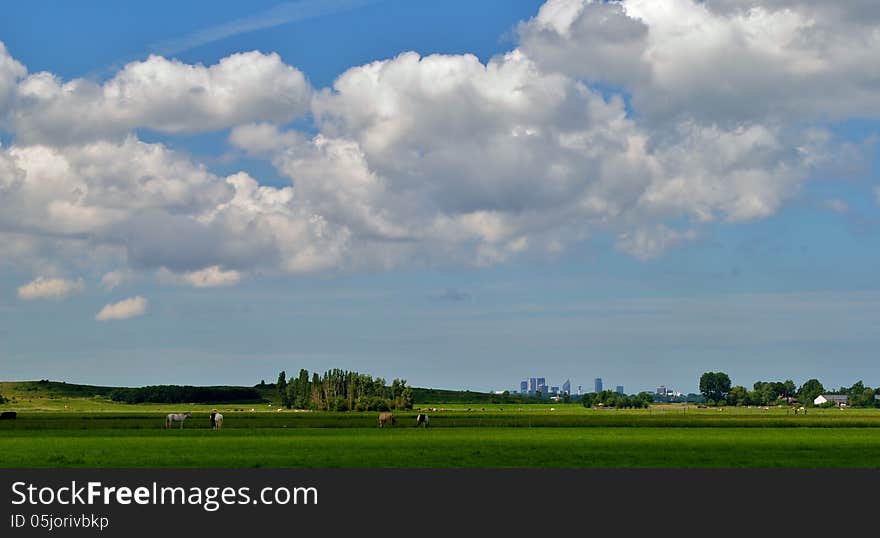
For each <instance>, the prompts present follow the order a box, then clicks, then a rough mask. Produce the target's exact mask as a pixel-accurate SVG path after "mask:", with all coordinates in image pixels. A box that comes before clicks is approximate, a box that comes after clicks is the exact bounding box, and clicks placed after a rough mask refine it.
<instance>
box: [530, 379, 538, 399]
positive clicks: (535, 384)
mask: <svg viewBox="0 0 880 538" xmlns="http://www.w3.org/2000/svg"><path fill="white" fill-rule="evenodd" d="M536 390H538V380H537V379H536V378H534V377H530V378H529V394H531V395H532V396H534V395H535V391H536Z"/></svg>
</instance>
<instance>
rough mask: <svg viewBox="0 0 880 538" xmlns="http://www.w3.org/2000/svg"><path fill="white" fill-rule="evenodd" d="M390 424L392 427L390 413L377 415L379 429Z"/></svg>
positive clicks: (392, 416) (392, 421)
mask: <svg viewBox="0 0 880 538" xmlns="http://www.w3.org/2000/svg"><path fill="white" fill-rule="evenodd" d="M389 422H390V423H391V425H392V426H394V423H395V420H394V415H393V414H391V413H390V412H384V413H379V427H380V428H384V427H385V425H386V424H388V423H389Z"/></svg>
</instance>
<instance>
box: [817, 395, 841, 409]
mask: <svg viewBox="0 0 880 538" xmlns="http://www.w3.org/2000/svg"><path fill="white" fill-rule="evenodd" d="M848 400H849V398H848V397H847V395H846V394H820V395H818V396H816V399H815V400H813V404H814V405H822V404H823V403H827V402H834V403H836V404H837V405H838V406H842V405H846V402H847V401H848Z"/></svg>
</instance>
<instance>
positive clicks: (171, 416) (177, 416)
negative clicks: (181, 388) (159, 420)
mask: <svg viewBox="0 0 880 538" xmlns="http://www.w3.org/2000/svg"><path fill="white" fill-rule="evenodd" d="M191 416H192V413H190V412H189V411H187V412H186V413H168V415H167V416H166V417H165V429H166V430H167V429H168V428H170V427H171V423H172V422H180V429H181V430H182V429H183V421H184V420H186V419H188V418H189V417H191Z"/></svg>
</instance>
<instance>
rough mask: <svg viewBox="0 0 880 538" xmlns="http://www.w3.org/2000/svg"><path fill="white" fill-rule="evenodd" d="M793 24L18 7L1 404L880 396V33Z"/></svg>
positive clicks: (862, 16) (374, 9) (326, 10)
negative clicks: (325, 384) (419, 390)
mask: <svg viewBox="0 0 880 538" xmlns="http://www.w3.org/2000/svg"><path fill="white" fill-rule="evenodd" d="M782 3H783V4H787V5H789V7H790V8H791V9H790V10H789V11H788V12H781V11H774V9H776V8H774V7H773V5H775V4H772V3H769V2H768V3H767V5H766V6H762V2H760V1H758V0H755V1H754V2H752V4H754V5H755V6H756V7H755V10H757V11H754V10H753V11H752V12H748V13H744V12H736V11H732V10H730V9H728V8H726V7H725V3H724V2H716V3H712V2H707V3H706V4H707V6H708V7H706V6H702V4H696V3H692V2H690V0H675V1H672V0H669V1H668V2H666V1H664V2H660V4H669V5H668V6H667V7H668V8H669V9H668V10H667V11H666V12H664V13H662V14H661V13H658V12H654V11H653V10H652V8H650V7H645V5H643V3H641V2H638V1H636V0H631V1H629V2H624V3H623V4H617V3H611V4H602V3H598V4H589V5H588V3H582V2H580V1H575V0H553V1H551V2H548V3H547V4H546V5H545V4H544V3H543V2H535V1H513V0H505V1H495V0H485V1H481V2H477V3H474V2H460V1H447V2H412V1H395V0H385V1H380V0H377V1H369V0H346V1H340V2H336V3H334V2H320V3H319V2H311V1H302V2H290V3H286V4H279V3H278V2H273V1H260V2H250V3H247V4H243V3H225V2H211V3H208V2H187V3H183V4H182V5H181V4H180V3H177V2H153V3H150V4H140V5H131V6H125V7H124V8H123V7H121V6H118V5H117V4H114V3H110V2H81V3H77V5H76V6H74V5H68V4H64V3H62V4H59V3H56V2H39V1H37V2H29V3H23V4H19V5H14V6H8V8H7V12H8V13H7V16H6V17H4V19H3V21H0V42H2V43H3V44H4V45H5V50H4V49H2V48H0V141H2V144H3V146H2V147H0V150H2V151H3V154H2V155H0V379H40V378H50V379H58V380H66V381H69V382H85V383H96V384H120V385H143V384H155V383H189V384H215V383H233V384H251V383H257V382H259V381H260V380H261V379H266V380H267V381H269V380H271V379H273V378H274V377H275V376H276V375H277V373H278V371H279V370H281V369H286V370H287V371H288V372H290V371H296V370H298V369H299V368H307V369H309V370H318V371H323V370H326V369H329V368H350V369H356V370H359V371H362V372H367V373H371V374H374V375H379V376H384V377H386V378H389V379H391V378H394V377H402V378H405V379H407V380H409V382H410V383H412V384H414V385H417V386H428V387H445V388H456V389H471V390H493V389H515V388H517V387H518V385H519V381H520V380H521V379H525V378H527V377H546V378H547V379H548V382H549V383H550V384H552V385H561V384H562V382H563V381H565V380H566V379H571V381H572V385H573V386H574V387H577V386H578V385H583V386H584V387H585V388H586V387H592V380H593V378H594V377H602V378H603V379H604V380H605V384H606V386H614V385H618V384H622V385H624V386H625V388H626V389H627V391H628V392H636V391H639V390H646V389H653V388H654V387H656V386H658V385H660V384H665V385H666V386H667V387H672V388H674V389H676V390H680V391H683V392H690V391H696V389H697V384H698V379H699V375H700V373H702V372H704V371H708V370H713V371H717V370H722V371H725V372H728V373H729V374H730V375H731V377H732V378H733V380H734V382H735V383H738V384H743V385H746V386H751V384H752V383H753V382H754V381H756V380H759V379H785V378H792V379H794V380H795V381H796V382H798V383H800V382H803V381H804V380H806V379H808V378H811V377H817V378H819V379H820V380H821V381H823V383H825V385H826V386H827V387H838V386H841V385H850V384H852V383H854V382H855V381H857V380H859V379H861V380H864V382H865V383H866V384H868V385H871V386H876V385H878V384H880V362H878V361H877V360H876V352H877V349H878V348H880V346H878V344H880V330H878V329H880V286H878V284H877V274H878V268H880V248H878V247H880V239H878V231H880V229H878V226H880V211H878V202H880V190H878V188H880V172H878V156H880V152H878V149H877V142H878V137H880V122H878V118H877V113H876V111H877V110H880V108H878V107H877V106H873V105H875V104H877V103H880V78H878V77H876V76H875V75H873V74H872V73H873V71H872V70H871V69H870V67H869V66H867V65H865V66H863V67H864V68H863V69H859V68H858V67H859V65H858V61H859V60H860V59H863V58H871V57H872V54H873V53H876V52H878V51H877V50H873V49H871V48H870V47H872V46H877V47H878V49H880V43H877V42H876V38H874V41H871V40H870V39H867V40H866V39H861V40H859V39H860V36H864V35H868V36H870V35H875V34H876V35H880V34H877V29H878V21H880V15H878V14H876V13H873V12H872V11H871V9H870V8H865V9H866V10H867V12H866V13H855V12H851V11H847V8H840V9H839V10H837V11H831V12H828V13H825V12H822V11H821V10H822V9H829V10H831V9H832V8H823V7H816V6H813V5H812V4H811V3H810V2H798V1H795V0H791V1H790V2H782ZM777 4H778V3H777ZM542 6H543V7H542ZM762 9H763V11H761V10H762ZM835 9H836V8H835ZM853 9H855V8H853ZM539 10H540V11H539ZM811 10H812V11H811ZM816 10H820V11H816ZM755 13H758V14H762V16H763V17H764V18H763V19H761V21H763V22H764V24H763V25H758V22H759V21H758V19H757V17H756V15H755ZM817 14H818V15H822V16H823V17H822V18H821V19H820V20H822V21H824V22H823V23H822V24H825V25H826V27H824V28H821V30H824V31H825V35H833V36H836V37H839V38H840V39H841V40H843V43H842V44H838V45H839V47H836V46H835V45H833V44H832V45H829V44H828V43H825V42H821V43H819V42H817V43H812V42H811V41H810V39H812V38H814V37H815V35H817V34H818V33H819V32H813V31H812V30H815V28H813V27H811V26H809V25H807V23H805V22H803V21H805V20H808V19H809V17H808V15H817ZM786 17H789V18H790V19H789V18H786ZM814 18H815V17H814ZM688 20H698V21H703V22H702V23H700V24H698V25H696V26H694V25H691V24H686V22H685V21H688ZM707 21H708V22H707ZM768 21H769V22H768ZM709 22H711V24H709ZM597 25H598V26H597ZM681 25H684V26H681ZM774 25H775V26H774ZM799 25H800V26H799ZM254 27H256V29H251V30H249V31H240V32H239V33H236V32H237V31H238V30H241V29H247V28H254ZM682 28H683V29H684V30H682ZM700 28H703V29H705V28H710V29H714V30H710V31H708V33H707V32H704V31H703V30H700ZM792 28H794V29H792ZM670 29H679V30H680V31H679V32H678V33H677V34H676V33H675V32H671V31H670ZM747 30H754V32H752V33H748V32H747ZM687 32H691V33H692V34H693V35H691V34H688V33H687ZM712 32H717V34H713V33H712ZM737 32H742V35H743V36H747V37H745V38H740V39H737V35H736V34H737ZM762 32H763V33H762ZM786 32H791V34H786ZM798 32H802V34H798ZM872 32H873V34H872ZM670 35H679V36H682V35H684V36H686V37H687V38H688V39H693V40H703V41H711V42H712V43H713V44H714V45H713V47H706V50H707V51H708V52H705V51H703V50H695V49H700V47H696V48H695V47H693V46H687V47H682V46H680V45H681V43H679V42H677V41H675V40H674V39H675V38H671V37H669V36H670ZM730 35H733V37H732V38H730ZM206 36H207V37H206ZM597 36H598V37H597ZM805 36H806V37H805ZM740 37H742V36H740ZM795 37H801V38H803V39H795ZM848 37H851V38H852V39H853V40H855V42H856V43H859V47H861V48H855V49H853V47H852V46H849V49H848V50H850V53H849V56H847V61H842V60H841V59H840V58H838V57H837V56H836V55H837V54H840V52H839V50H838V48H840V49H847V47H846V46H845V45H847V44H846V42H845V39H846V38H848ZM728 38H729V39H728ZM597 40H599V41H597ZM602 40H604V41H602ZM685 42H686V43H690V44H691V45H692V43H693V42H694V41H690V42H689V41H685ZM742 43H746V45H742ZM738 47H744V48H738ZM249 51H259V52H260V54H258V55H251V56H247V57H245V58H246V59H245V60H244V61H243V63H241V64H236V66H235V67H234V68H231V67H230V68H229V69H227V70H225V71H222V72H221V70H220V69H217V70H215V71H213V72H212V71H210V69H213V67H212V66H220V65H232V64H231V63H229V62H228V59H229V58H235V57H236V56H235V55H237V54H239V53H247V52H249ZM408 51H415V52H417V53H418V54H419V55H420V57H419V58H415V59H413V58H414V57H411V56H400V55H401V54H402V53H405V52H408ZM767 51H773V52H772V54H771V53H770V52H767ZM151 53H152V54H157V55H159V56H162V57H163V58H161V59H156V60H152V63H150V62H151V61H149V60H148V59H147V58H148V56H149V55H150V54H151ZM272 53H277V55H278V57H277V58H276V57H274V56H272ZM661 53H662V54H661ZM715 53H717V54H719V55H721V57H724V58H728V59H730V61H729V62H728V65H721V64H720V62H718V61H717V59H716V58H713V57H712V56H711V55H712V54H715ZM437 54H440V55H445V56H443V57H442V58H441V57H438V56H432V55H437ZM466 55H474V56H475V57H476V59H475V60H474V59H471V58H470V57H469V56H466ZM873 57H874V58H876V55H875V56H873ZM4 58H5V59H6V60H5V61H6V63H5V64H4ZM738 58H743V59H744V60H743V62H746V61H747V62H748V63H749V64H750V66H751V67H750V69H742V70H740V69H737V63H738ZM224 62H227V63H226V64H224ZM371 62H383V63H382V64H381V65H380V64H373V65H374V67H375V69H376V70H378V69H379V68H380V67H381V68H382V69H384V70H383V71H381V72H382V73H383V75H382V76H381V77H379V76H378V75H375V74H376V73H378V72H379V71H371V69H372V68H370V67H369V64H371ZM777 62H782V63H777ZM850 64H852V65H850ZM780 65H782V66H783V67H780ZM251 66H253V69H251ZM682 66H685V67H682ZM841 66H842V67H841ZM4 68H5V69H6V71H4ZM715 70H718V71H715ZM41 72H46V73H51V74H53V75H54V79H52V80H54V82H51V83H49V82H46V80H47V79H45V77H44V78H41V76H42V75H40V73H41ZM206 73H207V74H206ZM212 73H213V74H212ZM374 76H376V77H377V78H371V77H374ZM4 77H6V78H4ZM212 77H213V78H212ZM339 77H342V78H339ZM753 77H757V78H753ZM719 80H722V81H724V82H725V84H717V81H719ZM764 80H769V81H770V82H769V83H767V84H765V83H764V82H762V81H764ZM77 81H79V82H77ZM160 81H161V82H160ZM206 81H207V82H206ZM38 83H39V84H42V86H40V85H38ZM160 84H164V86H161V87H162V88H164V89H163V90H162V91H160V92H156V91H153V90H154V89H155V88H158V87H160V86H159V85H160ZM200 84H204V85H205V86H204V87H201V86H199V85H200ZM47 88H48V89H47ZM53 88H54V89H53ZM330 88H333V89H332V90H331V89H330ZM731 88H732V89H731ZM178 89H179V90H180V94H179V95H178V94H177V93H175V92H176V91H178ZM4 92H6V93H4ZM120 92H121V93H120ZM125 92H130V93H125ZM121 94H124V95H125V96H126V97H125V98H124V99H122V98H119V97H118V96H119V95H121ZM230 95H231V96H232V97H230ZM181 103H184V104H183V105H182V104H181ZM71 133H74V134H71ZM523 137H532V138H530V139H528V140H526V141H525V142H523V140H524V138H523ZM150 155H152V157H149V156H150ZM157 155H158V156H157ZM151 159H152V160H151ZM7 164H8V166H7ZM4 166H5V167H4ZM144 170H147V172H144ZM242 172H243V173H244V174H247V177H248V178H250V179H251V180H253V182H254V183H253V184H254V186H261V187H263V189H264V190H262V191H255V190H250V188H249V187H247V183H246V182H242V181H240V180H236V179H234V178H239V179H240V178H241V177H242V176H237V175H236V174H239V173H242ZM3 174H6V176H5V178H4V177H3ZM156 178H158V179H156ZM229 178H233V179H231V180H230V179H229ZM4 181H5V183H4ZM151 182H152V183H151ZM4 189H6V190H4ZM58 193H61V194H58ZM260 193H262V194H260ZM233 196H234V197H235V200H236V201H237V202H233V201H232V200H233ZM4 197H5V198H6V201H4V200H3V198H4ZM236 204H238V205H236ZM4 213H5V217H4V216H3V214H4ZM108 275H115V276H114V277H113V278H110V277H109V276H108ZM136 298H139V299H140V301H141V302H138V301H134V302H125V301H130V300H134V299H136ZM112 305H117V307H115V308H110V307H111V306H112ZM105 309H107V310H105ZM99 312H105V314H104V315H101V314H99Z"/></svg>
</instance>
